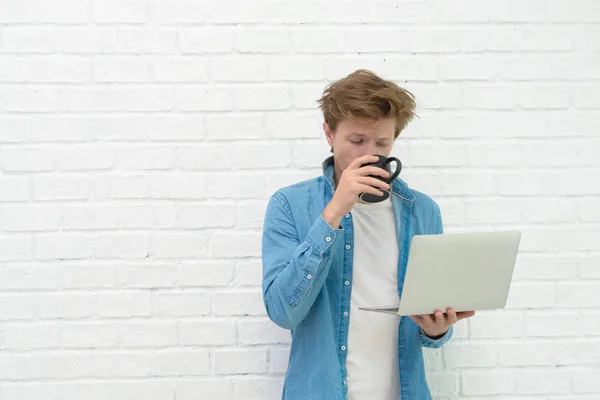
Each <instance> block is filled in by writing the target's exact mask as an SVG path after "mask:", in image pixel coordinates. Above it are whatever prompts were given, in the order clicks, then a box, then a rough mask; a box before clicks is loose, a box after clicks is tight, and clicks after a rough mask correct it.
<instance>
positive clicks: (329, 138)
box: [323, 122, 333, 147]
mask: <svg viewBox="0 0 600 400" xmlns="http://www.w3.org/2000/svg"><path fill="white" fill-rule="evenodd" d="M323 132H325V138H327V143H329V146H331V147H333V132H331V129H329V124H328V123H327V122H323Z"/></svg>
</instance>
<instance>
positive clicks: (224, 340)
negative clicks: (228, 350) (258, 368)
mask: <svg viewBox="0 0 600 400" xmlns="http://www.w3.org/2000/svg"><path fill="white" fill-rule="evenodd" d="M235 338H236V328H235V322H234V321H228V320H220V319H203V320H199V321H196V320H194V321H184V322H182V323H181V324H180V326H179V344H180V345H183V346H190V345H191V346H221V345H222V346H225V345H235V344H236V339H235Z"/></svg>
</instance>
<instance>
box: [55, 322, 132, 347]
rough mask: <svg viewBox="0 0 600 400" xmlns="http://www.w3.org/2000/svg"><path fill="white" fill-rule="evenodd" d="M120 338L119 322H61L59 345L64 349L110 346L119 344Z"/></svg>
mask: <svg viewBox="0 0 600 400" xmlns="http://www.w3.org/2000/svg"><path fill="white" fill-rule="evenodd" d="M120 340H121V339H120V334H119V323H113V322H64V323H61V328H60V345H61V347H63V348H66V349H95V348H112V347H117V346H119V343H120Z"/></svg>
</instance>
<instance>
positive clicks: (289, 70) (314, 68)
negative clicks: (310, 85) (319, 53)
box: [269, 56, 325, 82]
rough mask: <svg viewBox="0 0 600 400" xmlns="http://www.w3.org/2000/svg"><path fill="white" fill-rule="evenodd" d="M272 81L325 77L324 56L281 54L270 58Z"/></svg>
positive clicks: (307, 79)
mask: <svg viewBox="0 0 600 400" xmlns="http://www.w3.org/2000/svg"><path fill="white" fill-rule="evenodd" d="M269 77H270V79H271V81H273V82H278V81H286V82H290V81H291V82H294V81H320V80H323V79H324V78H325V62H324V59H323V58H322V57H313V56H281V57H277V58H271V59H270V60H269Z"/></svg>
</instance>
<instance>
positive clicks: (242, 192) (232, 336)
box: [0, 0, 600, 400]
mask: <svg viewBox="0 0 600 400" xmlns="http://www.w3.org/2000/svg"><path fill="white" fill-rule="evenodd" d="M357 68H368V69H372V70H373V71H375V72H376V73H379V74H380V75H381V76H383V77H385V78H388V79H393V80H396V81H397V82H398V83H399V84H401V85H403V86H405V87H406V88H408V89H410V90H411V91H413V92H414V94H415V95H416V97H417V101H418V104H419V110H418V114H419V116H420V119H417V120H415V121H414V122H413V123H412V124H411V125H410V126H409V127H408V129H407V130H406V131H405V132H404V133H403V134H402V136H401V138H400V139H399V141H398V142H397V143H396V145H395V149H394V152H393V155H395V156H397V157H399V158H400V159H401V160H402V161H403V164H404V166H405V168H404V170H403V172H402V175H403V177H404V178H405V179H406V180H407V181H408V182H409V184H411V185H412V186H413V187H415V188H416V189H419V190H423V191H426V192H427V193H428V194H430V195H431V196H433V197H434V198H435V199H436V200H437V201H438V202H439V203H440V205H441V207H442V212H443V215H444V220H445V223H446V231H447V232H453V231H454V232H456V231H466V230H487V229H501V228H508V227H510V228H518V229H522V230H523V232H524V235H523V241H522V247H521V250H522V252H521V253H520V255H519V257H518V263H517V268H516V271H515V280H514V283H513V287H512V290H511V294H510V298H509V302H508V305H507V308H506V309H505V310H500V311H493V312H480V313H478V315H477V316H476V317H475V318H474V319H472V320H470V321H466V322H462V323H459V324H458V325H457V327H456V334H455V337H454V339H453V340H452V341H451V342H450V343H449V344H448V345H447V346H446V347H445V348H444V349H443V350H441V351H439V350H426V362H427V369H428V376H429V381H430V386H431V388H432V392H433V394H434V397H435V398H436V399H443V400H449V399H471V400H475V399H481V400H483V399H487V400H499V399H515V400H516V399H519V400H520V399H542V398H543V399H557V400H558V399H569V400H571V399H574V400H577V399H598V398H600V384H599V381H600V380H599V379H598V377H600V211H599V210H600V3H599V2H598V1H595V0H518V1H517V0H510V1H506V0H460V1H458V0H445V1H444V0H436V1H433V0H432V1H427V0H425V1H344V2H341V1H332V2H298V1H295V2H291V1H287V0H280V1H256V0H254V1H235V2H231V1H229V2H227V1H226V2H204V1H194V0H176V1H173V0H169V1H167V0H118V1H117V0H91V1H88V0H55V1H48V0H0V166H1V171H0V172H1V176H0V226H1V230H2V231H1V232H0V399H2V400H22V399H28V400H38V399H44V400H82V399H90V400H100V399H102V400H106V399H113V398H114V399H144V400H195V399H206V400H220V399H222V400H259V399H260V400H268V399H272V400H274V399H278V398H279V397H280V392H281V387H282V384H283V374H284V373H285V370H286V367H287V357H288V355H289V343H290V337H289V334H288V332H286V331H284V330H282V329H280V328H278V327H276V326H275V325H274V324H272V323H271V322H270V321H269V320H268V319H267V317H266V314H265V311H264V307H263V305H262V298H261V292H260V284H261V264H260V234H261V227H262V219H263V215H264V208H265V206H266V202H267V200H268V197H269V196H270V194H271V193H272V192H273V191H275V190H276V189H278V188H280V187H282V186H284V185H287V184H290V183H293V182H296V181H299V180H303V179H307V178H310V177H312V176H315V175H316V174H319V173H320V162H321V161H322V160H323V159H324V158H325V157H327V156H328V155H329V147H328V146H327V144H326V141H325V140H324V135H323V133H322V131H321V126H320V124H321V115H320V114H319V112H318V110H317V105H316V102H315V101H316V100H317V99H318V98H319V96H320V94H321V91H322V89H323V88H324V86H325V85H326V84H327V83H328V82H329V81H331V80H334V79H338V78H341V77H342V76H344V75H346V74H348V73H350V72H351V71H353V70H355V69H357ZM407 400H408V399H407Z"/></svg>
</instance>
